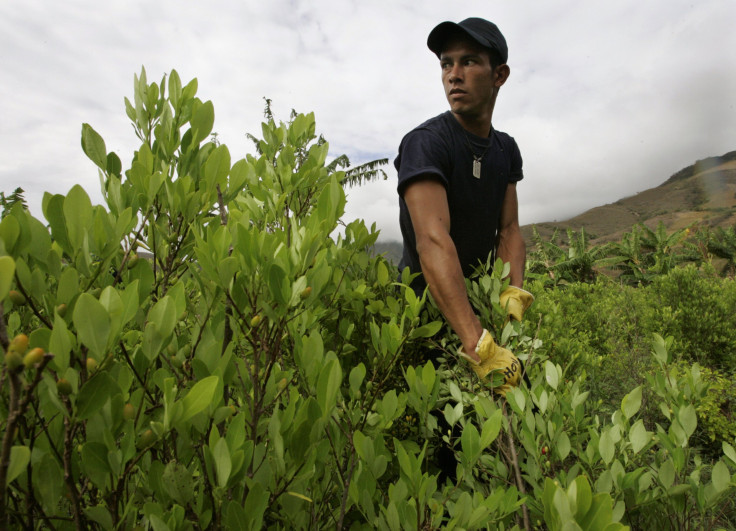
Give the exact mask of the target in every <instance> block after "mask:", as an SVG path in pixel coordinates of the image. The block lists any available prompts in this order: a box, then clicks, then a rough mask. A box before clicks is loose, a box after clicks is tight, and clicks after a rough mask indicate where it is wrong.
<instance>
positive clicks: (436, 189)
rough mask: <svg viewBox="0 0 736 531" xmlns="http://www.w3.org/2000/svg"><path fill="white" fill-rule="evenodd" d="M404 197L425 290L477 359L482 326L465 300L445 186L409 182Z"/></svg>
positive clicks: (464, 347)
mask: <svg viewBox="0 0 736 531" xmlns="http://www.w3.org/2000/svg"><path fill="white" fill-rule="evenodd" d="M515 195H516V194H515V193H514V196H515ZM404 201H405V202H406V206H407V207H408V209H409V214H410V216H411V223H412V225H413V227H414V234H415V236H416V241H417V253H418V254H419V262H420V264H421V266H422V273H423V274H424V278H425V280H426V281H427V284H428V285H429V291H430V293H432V297H433V298H434V300H435V302H436V303H437V306H438V307H439V309H440V311H441V312H442V315H444V316H445V319H447V321H448V322H449V323H450V326H451V327H452V329H453V330H454V331H455V333H456V334H457V335H458V337H459V338H460V341H461V342H462V345H463V350H464V351H465V352H466V353H468V355H469V356H472V357H473V358H474V359H476V360H477V361H480V358H479V357H478V356H477V354H476V353H475V347H476V345H477V343H478V339H480V336H481V334H482V333H483V327H482V326H481V324H480V321H479V320H478V317H477V316H476V315H475V313H474V312H473V308H472V306H470V302H469V301H468V294H467V292H466V290H465V279H464V277H463V271H462V267H461V266H460V260H459V258H458V256H457V249H456V248H455V244H454V243H453V241H452V238H450V210H449V206H448V204H447V192H446V191H445V187H444V186H443V185H442V183H440V182H439V181H436V180H434V179H422V180H419V181H416V182H413V183H412V184H410V185H409V186H408V187H407V188H406V190H405V191H404ZM517 226H518V223H517ZM522 243H523V242H522Z"/></svg>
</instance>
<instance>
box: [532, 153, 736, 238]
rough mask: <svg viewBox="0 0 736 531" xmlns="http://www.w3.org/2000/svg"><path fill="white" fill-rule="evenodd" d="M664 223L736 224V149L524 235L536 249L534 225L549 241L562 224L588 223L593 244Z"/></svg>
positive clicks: (562, 229)
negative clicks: (644, 188) (635, 226)
mask: <svg viewBox="0 0 736 531" xmlns="http://www.w3.org/2000/svg"><path fill="white" fill-rule="evenodd" d="M660 221H661V222H662V223H664V225H665V227H667V229H668V231H673V230H676V229H681V228H684V227H688V226H693V225H696V224H699V225H708V226H713V227H717V226H720V227H730V226H733V225H734V224H736V151H731V152H730V153H726V154H725V155H722V156H720V157H709V158H706V159H703V160H699V161H697V162H696V163H695V164H692V165H691V166H688V167H687V168H683V169H682V170H680V171H678V172H677V173H675V174H674V175H672V176H671V177H670V178H669V179H667V180H666V181H665V182H664V183H662V184H661V185H659V186H657V187H655V188H650V189H649V190H645V191H643V192H640V193H638V194H636V195H634V196H631V197H626V198H624V199H620V200H619V201H616V202H615V203H611V204H608V205H603V206H599V207H595V208H592V209H590V210H588V211H586V212H583V213H582V214H580V215H579V216H575V217H573V218H571V219H568V220H566V221H559V222H545V223H536V224H531V225H524V226H523V227H522V229H521V230H522V233H523V234H524V238H525V240H526V243H527V246H528V247H531V246H532V245H533V242H532V234H533V232H532V231H533V227H536V228H537V230H538V231H539V234H540V235H541V236H542V237H543V238H545V239H548V238H549V237H550V236H551V235H552V234H553V232H554V230H555V228H559V230H560V232H561V233H562V234H564V233H565V231H566V230H567V229H568V228H570V229H573V230H576V231H579V230H580V229H581V228H583V227H585V232H586V234H587V235H588V236H589V237H590V243H591V244H599V243H604V242H607V241H612V240H618V239H620V238H621V235H622V234H623V233H625V232H628V231H630V230H631V228H632V227H633V226H634V225H636V224H637V223H644V224H645V225H646V226H648V227H650V228H655V227H656V226H657V225H658V224H659V222H660Z"/></svg>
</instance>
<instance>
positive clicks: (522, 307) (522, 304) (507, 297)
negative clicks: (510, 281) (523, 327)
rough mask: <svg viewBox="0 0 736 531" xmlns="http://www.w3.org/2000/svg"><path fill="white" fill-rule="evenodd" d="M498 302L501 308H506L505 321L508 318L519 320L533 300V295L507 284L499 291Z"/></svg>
mask: <svg viewBox="0 0 736 531" xmlns="http://www.w3.org/2000/svg"><path fill="white" fill-rule="evenodd" d="M499 302H500V303H501V308H503V309H504V310H506V313H507V314H508V316H507V317H506V322H508V321H509V320H510V319H516V320H517V321H519V322H521V320H522V318H523V317H524V312H525V311H527V310H528V309H529V306H531V305H532V303H533V302H534V295H532V294H531V293H529V292H528V291H526V290H523V289H521V288H517V287H516V286H509V287H508V288H506V289H505V290H503V293H501V296H500V297H499Z"/></svg>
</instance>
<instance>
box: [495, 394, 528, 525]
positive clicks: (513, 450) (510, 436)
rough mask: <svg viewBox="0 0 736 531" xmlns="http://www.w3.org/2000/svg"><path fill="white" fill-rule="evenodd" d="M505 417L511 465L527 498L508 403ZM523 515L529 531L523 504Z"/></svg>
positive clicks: (518, 486)
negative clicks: (508, 413) (507, 413)
mask: <svg viewBox="0 0 736 531" xmlns="http://www.w3.org/2000/svg"><path fill="white" fill-rule="evenodd" d="M502 411H503V416H504V417H506V425H507V426H508V427H509V429H508V432H506V434H507V436H508V443H509V452H510V453H511V464H512V465H513V466H514V475H515V477H516V487H517V488H518V489H519V492H520V493H521V494H522V496H526V489H525V488H524V480H523V479H522V478H521V470H520V469H519V459H518V458H517V456H516V445H515V443H514V435H513V433H512V430H511V421H509V417H508V415H506V402H504V403H503V409H502ZM521 513H522V515H523V516H524V529H526V531H529V530H530V529H531V527H530V526H529V509H527V506H526V503H522V504H521Z"/></svg>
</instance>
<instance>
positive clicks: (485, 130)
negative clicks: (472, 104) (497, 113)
mask: <svg viewBox="0 0 736 531" xmlns="http://www.w3.org/2000/svg"><path fill="white" fill-rule="evenodd" d="M452 115H453V116H454V117H455V119H456V120H457V123H459V124H460V125H461V126H462V128H463V129H465V130H466V131H467V132H468V133H471V134H474V135H475V136H480V137H482V138H487V137H488V136H489V135H490V133H491V115H490V114H489V115H488V116H484V117H473V118H470V117H468V116H463V115H460V114H455V113H452Z"/></svg>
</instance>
